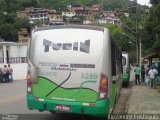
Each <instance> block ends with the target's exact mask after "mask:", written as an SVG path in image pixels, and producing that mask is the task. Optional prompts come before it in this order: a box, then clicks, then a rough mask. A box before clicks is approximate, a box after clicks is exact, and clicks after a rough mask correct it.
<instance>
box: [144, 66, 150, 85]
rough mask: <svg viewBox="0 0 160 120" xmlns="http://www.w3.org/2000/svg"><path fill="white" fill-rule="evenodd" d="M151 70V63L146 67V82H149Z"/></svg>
mask: <svg viewBox="0 0 160 120" xmlns="http://www.w3.org/2000/svg"><path fill="white" fill-rule="evenodd" d="M149 70H150V65H148V66H147V68H146V74H145V83H146V84H149Z"/></svg>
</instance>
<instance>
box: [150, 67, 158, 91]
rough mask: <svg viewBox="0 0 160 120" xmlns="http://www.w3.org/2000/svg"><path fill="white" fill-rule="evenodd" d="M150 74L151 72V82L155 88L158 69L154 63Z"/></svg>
mask: <svg viewBox="0 0 160 120" xmlns="http://www.w3.org/2000/svg"><path fill="white" fill-rule="evenodd" d="M148 74H149V79H150V83H151V88H154V87H155V78H156V75H157V74H158V71H157V70H156V69H155V68H154V66H153V65H152V66H151V69H150V70H149V73H148Z"/></svg>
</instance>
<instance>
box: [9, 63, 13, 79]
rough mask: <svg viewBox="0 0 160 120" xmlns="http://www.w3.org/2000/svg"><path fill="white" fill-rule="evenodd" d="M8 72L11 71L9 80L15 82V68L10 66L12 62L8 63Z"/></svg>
mask: <svg viewBox="0 0 160 120" xmlns="http://www.w3.org/2000/svg"><path fill="white" fill-rule="evenodd" d="M8 73H9V81H10V82H13V69H12V67H11V66H10V64H8Z"/></svg>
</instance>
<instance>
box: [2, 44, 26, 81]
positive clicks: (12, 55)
mask: <svg viewBox="0 0 160 120" xmlns="http://www.w3.org/2000/svg"><path fill="white" fill-rule="evenodd" d="M7 64H10V65H11V67H12V68H13V80H24V79H26V75H27V43H15V42H0V68H3V67H4V65H7Z"/></svg>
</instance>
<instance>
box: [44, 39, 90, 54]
mask: <svg viewBox="0 0 160 120" xmlns="http://www.w3.org/2000/svg"><path fill="white" fill-rule="evenodd" d="M43 46H44V52H45V53H46V52H49V51H50V49H52V50H54V51H58V50H73V51H80V52H84V53H89V50H90V39H89V40H85V41H84V42H73V43H54V42H52V41H50V40H47V39H43Z"/></svg>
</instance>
